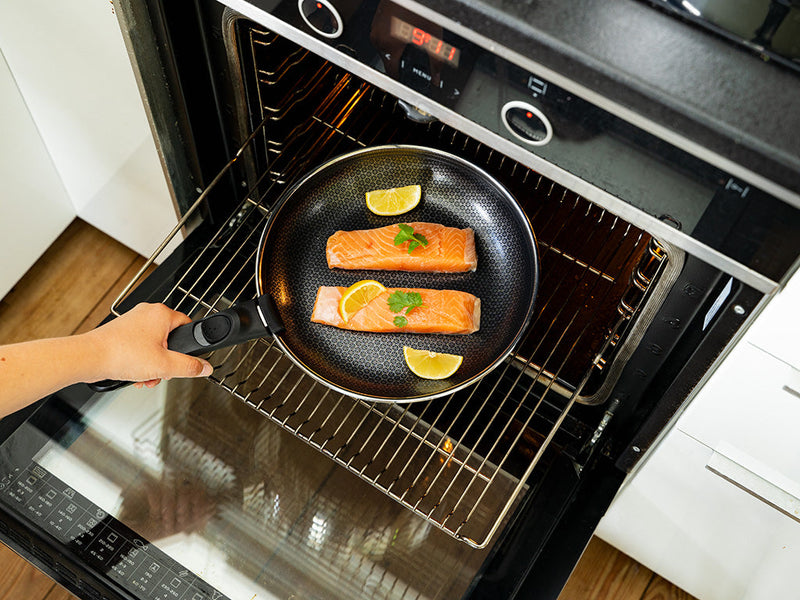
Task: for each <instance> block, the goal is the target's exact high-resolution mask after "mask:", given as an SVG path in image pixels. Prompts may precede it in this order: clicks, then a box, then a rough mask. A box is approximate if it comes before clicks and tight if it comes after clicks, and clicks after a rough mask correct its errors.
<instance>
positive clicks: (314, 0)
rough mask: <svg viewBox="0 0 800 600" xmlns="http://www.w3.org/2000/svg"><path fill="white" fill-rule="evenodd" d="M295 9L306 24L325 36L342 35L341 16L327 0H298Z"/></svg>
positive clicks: (334, 36) (335, 36)
mask: <svg viewBox="0 0 800 600" xmlns="http://www.w3.org/2000/svg"><path fill="white" fill-rule="evenodd" d="M297 9H298V10H299V11H300V16H301V17H303V21H305V22H306V25H308V26H309V27H311V29H313V30H314V31H316V32H317V33H318V34H320V35H321V36H323V37H326V38H337V37H339V36H340V35H342V31H343V30H344V24H343V23H342V16H341V15H340V14H339V11H337V10H336V9H335V8H334V7H333V5H332V4H331V3H330V2H329V1H328V0H298V2H297Z"/></svg>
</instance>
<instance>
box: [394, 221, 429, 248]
mask: <svg viewBox="0 0 800 600" xmlns="http://www.w3.org/2000/svg"><path fill="white" fill-rule="evenodd" d="M397 226H398V227H399V228H400V233H398V234H397V235H396V236H395V237H394V245H395V246H399V245H400V244H402V243H404V242H408V253H409V254H411V252H413V251H414V250H415V249H416V248H419V247H420V246H427V245H428V239H427V238H426V237H425V236H424V235H422V234H421V233H414V228H413V227H411V225H406V224H405V223H398V225H397Z"/></svg>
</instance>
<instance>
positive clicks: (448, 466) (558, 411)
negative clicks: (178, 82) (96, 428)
mask: <svg viewBox="0 0 800 600" xmlns="http://www.w3.org/2000/svg"><path fill="white" fill-rule="evenodd" d="M237 27H238V31H239V34H238V40H239V45H240V48H239V50H240V51H241V57H239V58H238V60H239V62H240V63H241V64H240V66H239V68H240V69H241V77H242V87H243V95H242V98H240V99H239V100H240V102H241V104H242V106H241V107H240V108H241V109H242V110H241V112H242V114H243V115H260V118H261V119H262V120H261V121H260V123H258V122H256V123H250V122H248V121H247V119H246V118H245V117H242V119H241V121H242V122H241V126H242V130H247V131H249V130H252V133H250V134H249V135H247V136H246V139H245V140H244V142H243V144H242V146H241V148H240V149H239V150H238V152H237V153H236V155H235V157H234V158H233V159H232V160H231V161H230V162H229V163H228V164H227V165H226V166H225V167H224V168H223V169H222V171H221V172H220V173H219V174H218V175H217V177H216V178H215V179H214V181H213V182H211V184H210V185H208V187H206V189H205V190H203V191H202V193H201V194H200V196H199V197H198V198H197V200H196V202H195V203H194V204H193V205H192V206H191V207H190V208H189V210H188V211H187V212H186V213H185V214H184V215H183V217H182V219H181V221H180V222H179V224H178V225H177V226H176V227H175V229H174V230H173V231H172V232H171V234H170V235H169V236H168V238H167V239H166V240H165V241H164V243H163V244H162V245H161V246H160V247H159V248H158V249H157V250H156V252H155V253H154V254H153V256H151V257H150V259H149V260H148V261H147V264H145V266H144V267H143V268H142V270H141V271H140V273H139V274H138V275H137V277H136V278H134V280H133V281H131V282H130V284H129V285H128V286H127V287H126V289H125V290H124V291H123V293H122V294H121V296H120V298H118V299H117V301H116V302H115V303H114V306H113V307H112V312H114V313H115V314H119V308H118V307H119V304H120V303H121V301H122V299H124V298H125V297H126V296H127V295H128V293H129V292H130V291H131V290H132V289H133V287H135V285H136V284H137V282H138V281H139V280H140V279H141V278H142V277H143V276H144V274H145V273H146V272H147V271H148V270H149V268H150V266H151V265H152V264H153V263H155V262H161V260H160V259H161V258H164V257H163V256H161V255H162V253H164V249H165V248H166V246H167V244H168V243H169V241H170V240H171V239H172V238H174V237H175V236H176V235H177V234H178V232H179V231H181V229H183V228H184V227H189V226H190V224H192V223H194V222H196V221H197V220H198V219H199V217H200V214H201V212H202V210H201V207H202V206H204V205H206V203H207V204H208V205H213V204H214V203H215V200H216V201H217V202H225V203H227V204H225V205H226V206H230V205H231V199H230V197H229V190H230V187H226V186H225V185H221V184H220V182H222V181H231V180H232V181H234V182H236V183H237V185H238V187H239V189H240V190H241V195H240V197H239V199H238V204H237V206H236V208H235V209H234V210H233V211H232V213H231V215H230V218H228V219H227V220H225V221H224V222H222V223H221V225H219V226H218V228H217V230H216V232H215V233H214V235H213V237H212V239H211V240H210V241H209V242H208V243H207V244H206V245H205V246H204V247H202V248H200V249H198V250H197V251H196V252H195V253H194V254H193V255H192V256H189V257H188V258H186V259H185V260H184V262H183V264H182V265H181V267H180V268H179V269H178V271H177V272H176V273H175V275H174V278H173V280H172V283H171V284H170V286H169V287H166V288H163V289H161V290H159V291H158V292H157V297H155V298H153V301H160V302H164V303H166V304H168V305H170V306H172V307H173V308H175V309H177V310H180V311H182V312H185V313H187V314H190V315H192V316H193V317H195V318H198V317H202V316H206V315H208V314H209V313H211V312H214V311H217V310H222V309H225V308H227V307H229V306H230V305H231V304H233V303H235V302H237V301H239V300H245V299H248V298H251V297H253V296H254V295H255V254H256V250H257V247H258V243H259V239H260V234H261V231H262V229H263V227H264V225H265V223H266V221H267V219H268V217H269V211H270V207H271V206H273V204H274V203H275V202H276V201H277V199H278V197H279V196H280V194H281V192H282V191H283V190H284V189H285V188H286V187H287V186H288V185H290V184H291V183H292V182H293V181H294V180H295V179H297V178H298V177H300V176H302V175H303V174H304V173H305V172H307V171H308V170H310V169H312V168H314V167H315V166H317V165H319V164H321V163H322V162H324V161H325V160H327V159H328V158H331V157H334V156H337V155H339V154H342V153H345V152H349V151H351V150H354V149H357V148H360V147H366V146H372V145H379V144H386V143H398V144H402V143H409V144H417V145H428V146H432V147H437V148H441V149H444V150H447V151H449V152H452V153H454V154H458V155H460V156H462V157H464V158H466V159H468V160H471V161H473V162H474V163H476V164H478V165H479V166H481V167H482V168H483V169H485V170H486V171H488V172H490V173H492V174H493V175H494V176H495V177H496V178H497V179H498V180H500V181H501V182H502V183H503V184H504V185H506V186H507V187H508V188H509V190H510V191H511V193H512V194H513V195H514V196H515V197H516V198H517V200H518V201H519V202H520V204H521V205H522V206H523V208H524V209H525V211H526V213H527V215H528V217H529V219H530V221H531V223H532V225H533V229H534V232H535V233H536V236H537V240H538V244H539V250H540V258H541V273H542V280H541V283H540V291H539V297H538V299H537V306H536V311H535V317H534V321H533V323H532V324H531V326H530V327H529V328H528V330H527V331H526V334H525V337H524V339H523V341H522V343H521V344H520V346H519V347H518V348H517V350H516V352H515V354H514V355H513V356H512V357H510V358H509V359H508V360H507V361H506V363H505V364H504V365H502V366H501V367H499V368H498V369H496V370H495V371H493V372H492V373H490V374H489V375H488V376H486V377H484V378H483V379H482V380H480V381H479V382H478V383H476V384H474V385H472V386H471V387H469V388H467V389H465V390H461V391H459V392H456V393H454V394H452V395H450V396H449V397H445V398H439V399H435V400H431V401H427V402H418V403H409V404H403V405H397V404H392V403H378V402H369V401H364V400H359V399H355V398H351V397H349V396H345V395H342V394H339V393H337V392H333V391H331V390H329V389H328V388H326V387H325V386H324V385H322V384H320V383H318V382H316V381H315V380H313V379H312V378H311V377H309V376H307V375H305V374H304V373H303V372H302V370H301V369H300V368H298V367H296V366H294V364H293V363H292V362H291V361H290V360H289V359H288V358H287V357H285V356H284V355H283V354H282V353H281V352H280V351H279V350H278V348H277V347H276V346H275V345H274V344H273V343H272V341H271V339H260V340H256V341H253V342H249V343H247V344H243V345H241V346H237V347H234V348H228V349H223V350H218V351H216V352H214V353H213V354H212V355H211V356H210V357H209V360H210V361H211V362H212V364H214V366H215V372H214V375H213V376H212V379H213V380H214V381H215V382H216V383H217V384H219V386H221V387H222V388H224V389H225V390H227V391H228V392H230V393H231V394H233V395H234V396H235V397H237V398H239V399H240V400H241V401H243V402H244V403H246V404H247V405H248V406H250V407H252V408H253V409H255V410H256V411H258V412H259V413H261V414H262V415H264V416H266V417H267V418H269V419H270V420H271V421H273V422H274V423H276V424H278V425H279V426H281V427H282V428H284V429H286V430H288V431H289V432H291V433H292V434H294V435H295V436H297V437H299V438H300V439H302V440H304V441H305V442H306V443H308V444H310V445H311V446H312V447H314V448H316V449H317V450H318V451H319V452H321V453H322V454H324V455H326V456H328V457H329V458H331V459H333V460H334V461H335V462H336V463H338V464H339V465H341V466H343V467H345V468H346V469H347V470H349V471H350V472H352V473H354V474H355V475H357V476H358V477H360V478H361V479H363V480H364V481H367V482H368V483H370V484H371V485H372V486H374V487H375V488H377V489H379V490H381V491H382V492H383V493H384V494H386V495H388V496H389V497H391V498H393V499H394V500H396V501H397V502H399V503H401V504H402V505H404V506H406V507H407V508H409V509H410V510H412V511H414V512H415V513H416V514H418V515H420V516H422V517H424V518H425V519H426V520H427V521H428V522H429V523H431V524H433V525H435V526H436V527H438V528H440V529H442V530H443V531H445V532H447V533H449V534H450V535H452V536H454V537H456V538H458V539H461V540H463V541H464V542H465V543H467V544H469V545H471V546H474V547H484V546H486V545H487V544H488V542H489V541H490V539H491V538H492V536H493V535H494V533H495V532H496V531H497V530H498V529H499V527H500V526H501V525H502V524H503V523H504V519H505V517H506V516H507V515H508V514H509V513H510V511H511V510H512V509H513V508H514V506H515V505H516V503H517V502H519V500H520V499H521V497H522V493H523V492H524V491H525V490H527V489H528V487H529V486H533V485H535V484H536V481H537V480H538V478H540V477H541V476H542V474H543V473H544V472H545V470H546V466H547V463H548V456H549V453H550V452H561V453H566V454H567V455H568V456H569V457H570V458H571V459H572V460H573V461H574V462H575V465H576V469H580V468H581V457H582V456H584V455H585V454H586V450H587V448H588V447H590V446H591V445H592V444H593V443H594V441H596V439H597V436H596V435H595V433H596V432H597V431H598V430H599V428H602V427H603V426H604V422H603V421H602V420H600V419H599V418H598V419H597V420H596V421H595V422H593V423H592V422H590V423H588V424H587V423H586V422H585V421H584V420H582V419H579V418H575V417H574V416H573V413H574V412H575V411H576V409H578V410H579V409H580V408H581V405H587V404H589V405H591V404H600V403H602V402H604V401H605V400H606V398H607V395H608V392H609V390H610V387H611V386H612V385H613V383H614V379H615V377H616V376H617V375H618V374H619V370H620V368H621V365H624V360H625V356H626V352H629V350H626V348H628V347H633V346H635V344H636V341H637V339H638V337H637V336H639V335H640V331H639V330H641V329H642V327H643V325H641V323H642V322H643V323H644V324H645V325H646V324H647V318H646V316H647V314H648V313H652V312H653V310H654V308H653V305H656V306H657V303H658V300H659V297H660V294H662V293H663V290H665V289H668V287H669V285H670V283H671V277H673V275H671V274H672V273H676V272H677V270H678V269H679V265H680V260H679V259H678V258H677V255H678V254H679V252H677V253H673V251H672V249H669V248H667V247H666V246H665V245H663V244H660V243H658V242H657V241H656V240H654V239H653V238H652V237H651V236H650V235H649V234H647V233H645V232H643V231H641V230H639V229H637V228H636V227H634V226H632V225H630V224H628V223H626V222H624V221H623V220H621V219H619V218H617V217H616V216H614V215H612V214H610V213H608V212H606V211H604V210H603V209H601V208H599V207H597V206H596V205H594V204H592V203H591V202H589V201H587V200H586V199H584V198H582V197H580V196H578V195H577V194H575V193H573V192H571V191H569V190H568V189H566V188H563V187H561V186H559V185H557V184H555V183H553V182H552V181H549V180H547V179H545V178H543V177H542V176H541V175H539V174H537V173H535V172H533V171H531V170H530V169H528V168H527V167H524V166H522V165H520V164H518V163H516V162H515V161H513V160H510V159H508V158H506V157H504V156H502V155H501V154H499V153H497V152H496V151H494V150H493V149H492V148H490V147H488V146H486V145H483V144H481V143H478V142H476V141H475V140H473V139H472V138H470V137H468V136H466V135H464V134H462V133H460V132H459V131H457V130H456V129H454V128H452V127H450V126H447V125H444V124H442V123H440V122H438V121H433V122H428V123H420V122H417V121H412V120H410V119H409V118H408V117H407V113H406V111H405V109H404V108H403V107H402V106H401V105H399V104H398V102H397V100H396V99H395V98H394V97H393V96H391V95H389V94H387V93H385V92H383V91H381V90H380V89H378V88H376V87H374V86H372V85H370V84H368V83H366V82H364V81H362V80H360V79H358V78H356V77H354V76H353V75H351V74H349V73H347V72H346V71H344V70H342V69H340V68H339V67H336V66H334V65H332V64H330V63H328V62H326V61H325V60H323V59H321V58H319V57H317V56H315V55H313V54H311V53H310V52H308V51H307V50H304V49H303V48H301V47H299V46H295V45H294V44H293V43H292V42H290V41H287V40H285V39H283V38H281V37H280V36H278V35H275V34H273V33H271V32H268V31H264V30H263V29H259V28H256V27H254V26H253V25H252V24H251V23H249V22H246V21H244V22H243V23H239V24H237ZM252 118H253V119H255V120H256V121H257V117H256V116H254V117H252ZM243 137H245V136H243ZM226 194H227V197H226ZM218 196H219V197H224V198H217V197H218ZM642 315H645V318H643V317H642ZM601 413H602V411H597V414H601Z"/></svg>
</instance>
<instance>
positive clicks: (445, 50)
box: [392, 17, 461, 67]
mask: <svg viewBox="0 0 800 600" xmlns="http://www.w3.org/2000/svg"><path fill="white" fill-rule="evenodd" d="M392 37H394V38H396V39H398V40H400V41H403V42H407V43H409V44H414V45H415V46H419V47H420V48H422V49H423V50H425V51H426V52H427V53H428V54H429V55H430V56H432V57H433V58H436V59H438V60H441V61H444V62H446V63H447V64H450V65H453V66H454V67H457V66H458V60H459V58H460V57H461V51H460V50H459V49H458V48H456V47H455V46H451V45H450V44H448V43H447V42H445V41H444V40H441V39H439V38H438V37H436V36H434V35H432V34H430V33H428V32H427V31H425V30H424V29H420V28H419V27H415V26H414V25H412V24H411V23H406V22H405V21H403V20H402V19H398V18H397V17H392Z"/></svg>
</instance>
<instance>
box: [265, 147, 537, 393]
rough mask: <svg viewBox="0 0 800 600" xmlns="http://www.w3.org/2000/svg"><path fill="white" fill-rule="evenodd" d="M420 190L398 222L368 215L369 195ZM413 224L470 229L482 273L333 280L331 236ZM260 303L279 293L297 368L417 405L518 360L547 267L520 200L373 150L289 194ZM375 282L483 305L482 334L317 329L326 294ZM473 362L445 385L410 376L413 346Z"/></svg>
mask: <svg viewBox="0 0 800 600" xmlns="http://www.w3.org/2000/svg"><path fill="white" fill-rule="evenodd" d="M412 184H420V185H421V186H422V200H421V201H420V203H419V205H418V206H417V207H416V208H414V209H413V210H412V211H410V212H409V213H406V214H405V215H401V216H399V217H379V216H377V215H374V214H372V213H371V212H369V210H368V209H367V208H366V203H365V199H364V195H365V193H366V192H367V191H370V190H375V189H385V188H390V187H399V186H404V185H412ZM404 221H428V222H434V223H441V224H443V225H448V226H452V227H461V228H464V227H472V228H473V229H474V230H475V243H476V249H477V254H478V268H477V270H476V271H475V272H473V273H452V274H441V273H406V272H392V271H345V270H340V269H329V268H328V265H327V262H326V258H325V245H326V242H327V240H328V237H329V236H330V235H332V234H333V233H334V232H335V231H337V230H339V229H343V230H354V229H369V228H373V227H382V226H384V225H389V224H392V223H397V222H404ZM256 262H257V264H256V269H257V272H256V276H257V282H258V288H259V289H258V291H259V294H264V293H267V294H270V295H271V296H272V298H273V299H274V301H275V304H276V306H277V308H278V312H279V314H280V316H281V319H282V320H283V322H284V325H285V327H286V331H285V332H284V333H283V334H282V335H281V336H279V338H278V342H279V344H280V345H281V346H282V348H283V349H284V351H286V352H287V354H288V355H289V356H290V358H292V359H293V360H294V361H295V362H296V363H297V364H299V365H300V366H301V367H303V368H304V369H306V370H307V371H309V372H310V373H311V374H312V376H314V377H315V378H317V379H318V380H320V381H323V382H325V383H326V384H327V385H329V386H331V387H333V388H334V389H337V390H338V391H342V392H344V393H347V394H349V395H352V396H356V397H361V398H366V399H371V400H381V401H394V402H407V401H414V400H422V399H428V398H431V397H436V396H441V395H445V394H448V393H450V392H453V391H455V390H457V389H461V388H462V387H464V386H466V385H468V384H470V383H472V382H473V381H474V380H476V378H479V377H480V376H482V375H484V374H486V373H488V372H489V371H490V370H491V369H493V368H494V367H496V366H497V365H498V364H499V363H500V362H502V360H503V359H504V358H505V357H506V356H508V354H509V352H510V351H511V350H512V349H513V347H514V345H515V344H516V343H517V342H518V341H519V338H520V337H521V334H522V332H523V330H524V328H525V327H526V326H527V324H528V322H529V320H530V318H531V315H532V313H533V306H534V301H535V297H536V291H537V286H538V268H539V267H538V264H539V263H538V257H537V250H536V242H535V238H534V235H533V231H532V230H531V227H530V223H529V222H528V220H527V218H526V217H525V214H524V212H523V211H522V209H521V208H520V207H519V205H518V204H517V202H516V201H515V200H514V198H513V197H512V196H511V194H510V193H509V192H508V191H507V190H506V189H505V188H504V187H503V186H501V185H500V184H499V183H498V182H496V181H495V180H494V179H493V178H492V177H491V176H489V175H488V174H486V173H485V172H484V171H482V170H481V169H479V168H478V167H476V166H474V165H472V164H470V163H469V162H467V161H464V160H462V159H460V158H458V157H455V156H452V155H449V154H447V153H444V152H441V151H438V150H432V149H427V148H421V147H414V146H381V147H376V148H368V149H365V150H360V151H356V152H353V153H350V154H346V155H344V156H342V157H339V158H336V159H332V160H331V161H329V162H327V163H325V164H324V165H322V166H321V167H319V168H317V169H315V170H314V171H312V172H311V173H309V174H308V175H306V176H305V177H304V178H303V179H301V180H300V181H299V182H297V183H296V184H295V185H293V186H292V187H291V188H289V189H288V190H287V191H286V192H285V193H284V195H283V196H282V197H281V199H280V200H279V201H278V203H277V205H276V208H275V209H274V211H273V214H272V215H271V217H270V220H269V222H268V223H267V225H266V227H265V230H264V233H263V235H262V240H261V248H260V252H259V257H258V260H257V261H256ZM361 279H377V280H379V281H381V283H383V284H384V285H385V286H387V287H402V286H407V287H422V288H439V289H456V290H463V291H466V292H470V293H472V294H474V295H476V296H478V297H479V298H480V299H481V328H480V330H479V331H478V332H476V333H473V334H470V335H435V334H434V335H430V334H424V335H423V334H403V333H397V334H394V333H392V334H379V333H366V332H355V331H346V330H341V329H338V328H335V327H329V326H326V325H321V324H318V323H312V322H311V321H310V317H311V312H312V310H313V306H314V300H315V298H316V293H317V288H318V287H319V286H321V285H338V286H349V285H351V284H353V283H355V282H356V281H359V280H361ZM404 345H408V346H412V347H415V348H424V349H428V350H433V351H435V352H448V353H451V354H460V355H462V356H464V362H463V363H462V365H461V367H460V368H459V370H458V371H457V372H456V373H455V375H453V376H452V377H450V378H449V379H446V380H441V381H431V380H424V379H420V378H418V377H417V376H415V375H414V374H413V373H411V372H410V371H409V370H408V367H407V366H406V364H405V362H404V360H403V346H404Z"/></svg>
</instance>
